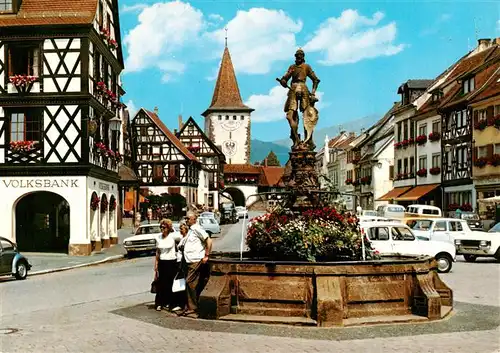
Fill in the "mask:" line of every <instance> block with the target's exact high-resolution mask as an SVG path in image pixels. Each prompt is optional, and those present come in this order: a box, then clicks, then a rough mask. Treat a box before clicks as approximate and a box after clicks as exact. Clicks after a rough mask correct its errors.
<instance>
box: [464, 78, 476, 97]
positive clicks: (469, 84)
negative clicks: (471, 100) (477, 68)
mask: <svg viewBox="0 0 500 353" xmlns="http://www.w3.org/2000/svg"><path fill="white" fill-rule="evenodd" d="M462 88H463V92H464V94H466V93H469V92H472V91H474V77H470V78H468V79H465V80H464V81H463V83H462Z"/></svg>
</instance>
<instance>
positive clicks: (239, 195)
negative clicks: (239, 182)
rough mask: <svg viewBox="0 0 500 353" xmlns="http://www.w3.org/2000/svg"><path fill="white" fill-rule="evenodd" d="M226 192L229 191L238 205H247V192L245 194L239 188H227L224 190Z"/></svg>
mask: <svg viewBox="0 0 500 353" xmlns="http://www.w3.org/2000/svg"><path fill="white" fill-rule="evenodd" d="M224 192H226V193H228V194H229V195H231V198H232V199H233V202H234V204H235V205H236V206H245V205H246V202H245V194H243V191H241V190H240V189H237V188H227V189H225V190H224Z"/></svg>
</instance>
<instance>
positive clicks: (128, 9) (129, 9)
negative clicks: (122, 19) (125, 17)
mask: <svg viewBox="0 0 500 353" xmlns="http://www.w3.org/2000/svg"><path fill="white" fill-rule="evenodd" d="M146 7H148V5H146V4H135V5H123V7H122V13H128V12H138V11H141V10H144V9H145V8H146Z"/></svg>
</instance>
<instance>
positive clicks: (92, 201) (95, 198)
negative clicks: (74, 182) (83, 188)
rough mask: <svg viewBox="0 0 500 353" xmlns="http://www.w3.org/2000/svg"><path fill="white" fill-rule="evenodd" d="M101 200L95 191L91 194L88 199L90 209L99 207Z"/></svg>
mask: <svg viewBox="0 0 500 353" xmlns="http://www.w3.org/2000/svg"><path fill="white" fill-rule="evenodd" d="M100 202H101V200H100V199H99V196H97V195H96V194H95V193H94V194H92V198H91V199H90V209H91V210H92V211H95V210H97V208H98V207H99V204H100Z"/></svg>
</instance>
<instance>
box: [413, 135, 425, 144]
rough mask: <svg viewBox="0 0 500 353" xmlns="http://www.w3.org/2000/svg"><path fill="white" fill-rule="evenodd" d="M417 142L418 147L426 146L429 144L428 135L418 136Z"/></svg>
mask: <svg viewBox="0 0 500 353" xmlns="http://www.w3.org/2000/svg"><path fill="white" fill-rule="evenodd" d="M416 141H417V144H418V145H423V144H425V143H426V142H427V135H418V136H417V139H416Z"/></svg>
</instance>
